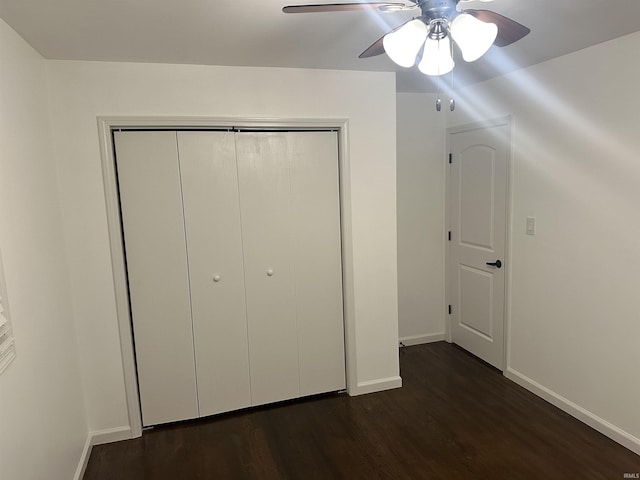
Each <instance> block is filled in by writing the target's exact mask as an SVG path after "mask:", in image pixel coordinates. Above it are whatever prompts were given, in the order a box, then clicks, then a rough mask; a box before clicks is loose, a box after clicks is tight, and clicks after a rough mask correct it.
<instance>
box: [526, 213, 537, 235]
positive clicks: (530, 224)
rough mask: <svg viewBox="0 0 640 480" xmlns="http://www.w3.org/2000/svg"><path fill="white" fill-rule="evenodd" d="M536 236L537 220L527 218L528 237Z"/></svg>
mask: <svg viewBox="0 0 640 480" xmlns="http://www.w3.org/2000/svg"><path fill="white" fill-rule="evenodd" d="M535 234H536V218H535V217H527V235H535Z"/></svg>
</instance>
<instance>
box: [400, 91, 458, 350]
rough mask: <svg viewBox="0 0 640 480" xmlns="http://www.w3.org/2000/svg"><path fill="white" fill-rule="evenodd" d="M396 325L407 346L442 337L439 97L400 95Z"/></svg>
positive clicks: (442, 176) (442, 179)
mask: <svg viewBox="0 0 640 480" xmlns="http://www.w3.org/2000/svg"><path fill="white" fill-rule="evenodd" d="M396 98H397V103H396V105H397V106H396V110H397V147H396V149H397V164H398V178H397V184H398V323H399V331H400V340H401V341H402V342H403V343H404V344H405V345H413V344H417V343H424V342H429V341H437V340H444V332H445V324H444V322H445V314H444V308H445V306H444V248H445V242H444V189H445V160H444V158H445V157H444V153H445V152H444V141H445V137H444V135H445V132H444V128H445V119H446V116H445V114H444V112H440V113H439V112H437V111H436V109H435V102H436V96H435V95H432V94H420V93H399V94H398V95H397V97H396Z"/></svg>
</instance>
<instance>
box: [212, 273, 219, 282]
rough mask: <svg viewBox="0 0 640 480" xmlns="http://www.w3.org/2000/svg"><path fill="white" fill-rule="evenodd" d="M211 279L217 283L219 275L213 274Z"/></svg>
mask: <svg viewBox="0 0 640 480" xmlns="http://www.w3.org/2000/svg"><path fill="white" fill-rule="evenodd" d="M213 281H214V282H216V283H218V282H219V281H220V275H214V276H213Z"/></svg>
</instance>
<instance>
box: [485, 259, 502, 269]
mask: <svg viewBox="0 0 640 480" xmlns="http://www.w3.org/2000/svg"><path fill="white" fill-rule="evenodd" d="M487 266H488V267H497V268H502V262H501V261H500V260H496V261H495V262H487Z"/></svg>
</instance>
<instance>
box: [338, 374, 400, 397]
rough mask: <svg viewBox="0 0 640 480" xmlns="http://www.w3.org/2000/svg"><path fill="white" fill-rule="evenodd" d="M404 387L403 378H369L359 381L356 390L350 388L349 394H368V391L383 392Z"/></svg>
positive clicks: (353, 395)
mask: <svg viewBox="0 0 640 480" xmlns="http://www.w3.org/2000/svg"><path fill="white" fill-rule="evenodd" d="M400 387H402V378H400V376H397V377H389V378H379V379H377V380H369V381H368V382H359V383H358V386H357V387H356V388H355V391H353V390H350V391H349V395H350V396H352V397H355V396H357V395H366V394H367V393H375V392H383V391H384V390H391V389H393V388H400Z"/></svg>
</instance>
